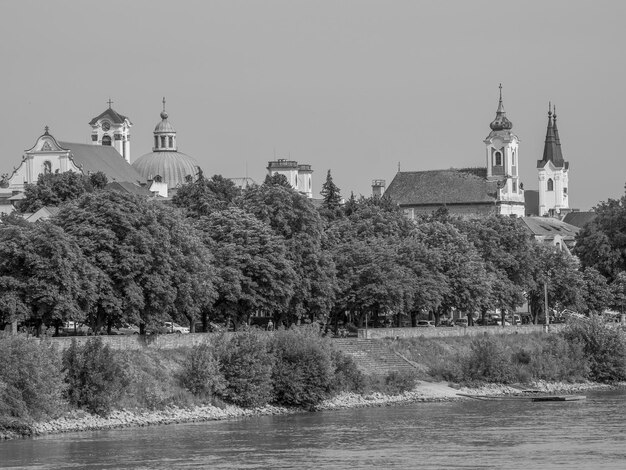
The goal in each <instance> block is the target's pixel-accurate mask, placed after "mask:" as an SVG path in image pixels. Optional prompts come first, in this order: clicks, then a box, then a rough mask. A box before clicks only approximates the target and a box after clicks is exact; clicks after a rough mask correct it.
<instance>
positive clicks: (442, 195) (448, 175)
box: [385, 168, 497, 206]
mask: <svg viewBox="0 0 626 470" xmlns="http://www.w3.org/2000/svg"><path fill="white" fill-rule="evenodd" d="M483 171H484V174H485V175H486V169H483V168H473V169H464V170H457V169H450V170H432V171H401V172H398V173H396V176H395V177H394V178H393V181H391V183H390V184H389V187H388V188H387V190H386V191H385V196H388V197H390V198H391V199H392V200H393V201H394V202H396V203H397V204H399V205H402V206H404V205H406V206H409V205H412V206H414V205H433V204H468V203H482V204H486V203H491V204H493V203H495V201H496V190H497V183H496V182H495V181H494V182H490V181H487V179H486V178H485V177H483V176H482V175H483Z"/></svg>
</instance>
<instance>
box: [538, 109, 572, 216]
mask: <svg viewBox="0 0 626 470" xmlns="http://www.w3.org/2000/svg"><path fill="white" fill-rule="evenodd" d="M537 171H538V176H539V209H538V213H539V215H540V216H546V215H547V216H553V217H557V216H561V215H565V214H566V213H567V212H569V211H570V207H569V194H568V189H569V178H568V173H569V162H566V161H565V160H564V159H563V151H562V149H561V139H560V138H559V130H558V128H557V125H556V108H554V111H553V109H549V110H548V129H547V131H546V141H545V144H544V149H543V157H542V159H541V160H538V161H537Z"/></svg>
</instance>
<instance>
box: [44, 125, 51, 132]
mask: <svg viewBox="0 0 626 470" xmlns="http://www.w3.org/2000/svg"><path fill="white" fill-rule="evenodd" d="M49 129H50V128H49V127H48V126H46V127H44V130H45V132H44V134H48V130H49Z"/></svg>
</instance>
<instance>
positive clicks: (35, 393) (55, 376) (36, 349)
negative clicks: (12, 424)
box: [0, 336, 64, 420]
mask: <svg viewBox="0 0 626 470" xmlns="http://www.w3.org/2000/svg"><path fill="white" fill-rule="evenodd" d="M0 358H2V359H1V360H0V416H4V417H13V418H21V419H36V420H39V419H44V418H47V417H55V416H57V415H58V414H60V411H61V410H62V407H63V399H62V397H63V390H64V383H63V374H62V373H61V361H60V356H59V354H58V353H57V351H56V350H55V349H54V348H53V347H52V346H50V345H49V344H46V343H45V342H39V341H37V340H34V339H27V338H25V337H23V336H1V337H0Z"/></svg>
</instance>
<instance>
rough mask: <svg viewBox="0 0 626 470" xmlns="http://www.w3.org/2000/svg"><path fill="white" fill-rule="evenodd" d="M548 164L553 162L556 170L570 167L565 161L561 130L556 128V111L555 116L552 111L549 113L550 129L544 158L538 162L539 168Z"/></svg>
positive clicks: (545, 143) (547, 134)
mask: <svg viewBox="0 0 626 470" xmlns="http://www.w3.org/2000/svg"><path fill="white" fill-rule="evenodd" d="M547 162H552V164H553V165H554V166H555V167H556V168H563V167H565V168H567V167H568V166H569V165H568V164H567V163H566V162H565V160H563V152H562V150H561V139H560V138H559V130H558V128H557V127H556V110H555V112H554V115H553V114H552V110H551V109H550V110H549V111H548V128H547V130H546V140H545V142H544V146H543V158H542V159H541V160H539V161H538V162H537V168H543V167H544V166H545V164H546V163H547Z"/></svg>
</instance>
